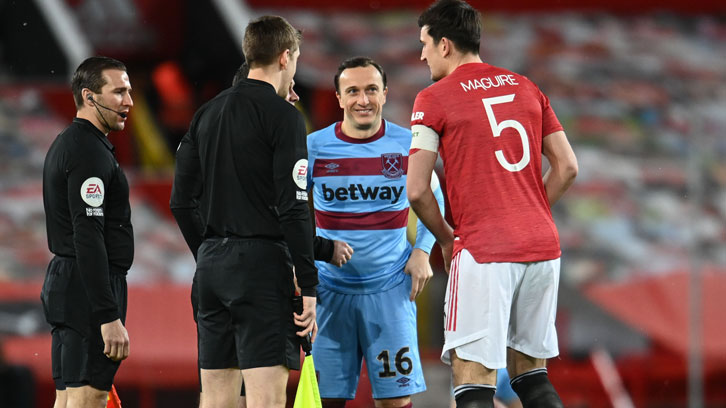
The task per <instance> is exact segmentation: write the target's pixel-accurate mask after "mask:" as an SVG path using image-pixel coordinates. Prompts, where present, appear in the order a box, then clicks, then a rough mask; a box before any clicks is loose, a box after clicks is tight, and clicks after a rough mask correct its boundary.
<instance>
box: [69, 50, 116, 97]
mask: <svg viewBox="0 0 726 408" xmlns="http://www.w3.org/2000/svg"><path fill="white" fill-rule="evenodd" d="M107 69H117V70H119V71H124V72H126V65H124V64H123V62H121V61H118V60H115V59H113V58H109V57H90V58H87V59H86V60H85V61H83V62H81V65H79V66H78V68H76V72H74V73H73V78H72V79H71V91H73V100H74V101H75V102H76V109H80V108H81V106H83V92H82V91H83V88H88V89H90V90H91V91H92V92H94V93H101V88H103V86H104V85H106V80H105V79H104V78H103V71H105V70H107Z"/></svg>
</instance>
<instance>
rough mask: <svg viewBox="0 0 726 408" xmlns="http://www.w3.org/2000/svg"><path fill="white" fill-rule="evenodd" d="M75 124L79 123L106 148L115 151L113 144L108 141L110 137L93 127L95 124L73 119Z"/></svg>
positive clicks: (85, 120)
mask: <svg viewBox="0 0 726 408" xmlns="http://www.w3.org/2000/svg"><path fill="white" fill-rule="evenodd" d="M73 123H78V124H79V125H81V126H85V127H87V128H88V129H89V130H90V131H91V132H92V133H93V134H94V135H95V136H96V137H97V138H98V140H100V141H101V143H103V145H104V146H106V148H107V149H108V150H110V151H112V152H113V151H114V147H113V145H112V144H111V142H109V141H108V137H106V135H104V134H103V132H101V131H100V130H98V128H97V127H95V126H93V123H91V122H90V121H88V120H87V119H81V118H73Z"/></svg>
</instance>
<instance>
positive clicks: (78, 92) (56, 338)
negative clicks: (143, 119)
mask: <svg viewBox="0 0 726 408" xmlns="http://www.w3.org/2000/svg"><path fill="white" fill-rule="evenodd" d="M71 88H72V91H73V98H74V100H75V103H76V109H77V113H76V118H75V119H74V120H73V123H71V125H70V126H68V127H67V128H66V129H65V130H64V131H63V132H61V133H60V134H59V135H58V137H57V138H56V139H55V141H54V142H53V144H52V145H51V147H50V150H49V151H48V154H47V156H46V158H45V164H44V166H43V205H44V207H45V216H46V226H47V231H48V247H49V248H50V251H51V252H52V253H53V254H54V255H55V256H54V257H53V259H52V260H51V262H50V265H49V266H48V271H47V273H46V277H45V282H44V283H43V290H42V293H41V300H42V302H43V309H44V312H45V317H46V320H47V321H48V323H50V324H51V326H52V332H51V333H52V353H51V354H52V366H53V368H52V370H53V380H54V381H55V385H56V401H55V407H56V408H63V407H65V406H66V405H67V406H69V407H70V406H73V407H94V408H100V407H105V406H106V397H107V395H108V391H109V390H110V389H111V385H112V384H113V378H114V375H115V374H116V370H118V367H119V364H120V362H121V360H123V359H125V358H127V357H128V356H129V336H128V333H127V332H126V328H125V327H124V322H125V319H126V273H127V271H128V269H129V268H130V267H131V263H132V261H133V257H134V238H133V230H132V227H131V210H130V207H129V185H128V182H127V181H126V176H125V175H124V173H123V171H122V170H121V167H119V165H118V162H117V161H116V158H115V157H114V153H113V146H112V145H111V143H110V142H109V141H108V139H107V138H106V135H107V134H108V132H110V131H112V130H122V129H123V128H124V125H125V123H126V116H127V114H128V112H129V110H130V109H131V107H132V106H133V101H132V99H131V94H130V92H131V84H130V82H129V77H128V75H127V74H126V67H125V66H124V64H123V63H121V62H119V61H117V60H114V59H111V58H106V57H91V58H88V59H86V60H85V61H83V63H81V65H80V66H79V67H78V69H76V72H75V73H74V74H73V79H72V80H71Z"/></svg>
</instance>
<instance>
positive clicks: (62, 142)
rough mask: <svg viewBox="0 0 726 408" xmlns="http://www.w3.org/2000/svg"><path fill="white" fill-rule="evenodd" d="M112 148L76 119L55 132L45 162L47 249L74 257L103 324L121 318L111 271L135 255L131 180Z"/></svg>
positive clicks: (125, 268) (119, 269)
mask: <svg viewBox="0 0 726 408" xmlns="http://www.w3.org/2000/svg"><path fill="white" fill-rule="evenodd" d="M113 150H114V149H113V145H111V143H110V142H109V141H108V139H107V138H106V136H105V135H104V134H103V133H102V132H101V131H100V130H98V128H96V127H95V126H94V125H93V124H92V123H91V122H89V121H87V120H85V119H80V118H75V119H73V123H71V125H70V126H68V127H67V128H66V129H65V130H63V132H61V133H60V134H59V135H58V137H56V139H55V141H54V142H53V144H52V145H51V146H50V149H49V150H48V154H47V155H46V157H45V164H44V165H43V206H44V207H45V222H46V228H47V232H48V248H49V249H50V251H51V252H52V253H54V254H55V255H59V256H63V257H68V258H75V260H76V263H77V265H78V269H79V272H80V275H81V279H82V280H83V284H84V286H85V288H86V294H87V295H88V299H89V301H90V303H91V308H92V311H93V312H94V314H95V316H96V317H97V318H98V319H99V321H100V322H101V323H108V322H111V321H114V320H116V319H118V318H119V314H118V306H117V305H116V301H115V300H114V297H113V294H112V292H111V285H110V283H109V273H110V272H114V273H122V274H126V272H127V271H128V269H129V268H130V267H131V263H132V261H133V259H134V234H133V229H132V227H131V208H130V206H129V184H128V181H127V180H126V176H125V175H124V172H123V170H122V169H121V167H120V166H119V165H118V162H117V161H116V158H115V157H114V154H113ZM69 301H72V299H69Z"/></svg>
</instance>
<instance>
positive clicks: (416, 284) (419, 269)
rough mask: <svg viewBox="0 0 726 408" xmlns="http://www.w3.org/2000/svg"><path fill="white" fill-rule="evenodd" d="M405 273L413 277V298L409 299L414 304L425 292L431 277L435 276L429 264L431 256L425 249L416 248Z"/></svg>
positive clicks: (407, 263)
mask: <svg viewBox="0 0 726 408" xmlns="http://www.w3.org/2000/svg"><path fill="white" fill-rule="evenodd" d="M403 271H404V272H405V273H407V274H409V275H411V296H410V298H409V299H410V300H411V301H412V302H413V301H414V300H416V297H417V296H418V295H420V294H421V292H423V289H424V287H426V284H427V283H428V282H429V280H430V279H431V277H432V276H434V272H433V271H432V270H431V264H430V263H429V254H428V253H426V251H424V250H423V249H420V248H414V249H413V251H411V256H410V257H409V258H408V262H406V267H405V268H404V269H403Z"/></svg>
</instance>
